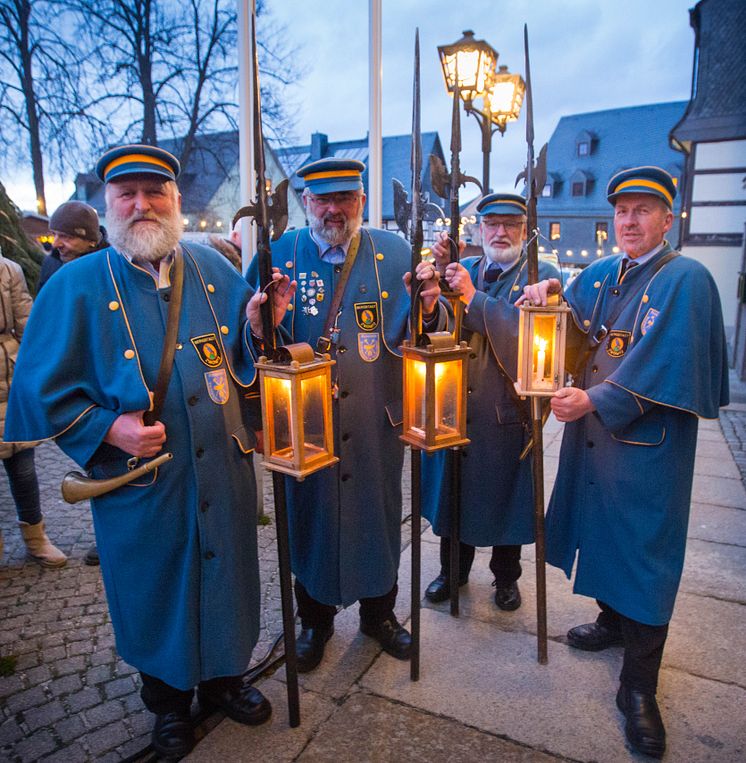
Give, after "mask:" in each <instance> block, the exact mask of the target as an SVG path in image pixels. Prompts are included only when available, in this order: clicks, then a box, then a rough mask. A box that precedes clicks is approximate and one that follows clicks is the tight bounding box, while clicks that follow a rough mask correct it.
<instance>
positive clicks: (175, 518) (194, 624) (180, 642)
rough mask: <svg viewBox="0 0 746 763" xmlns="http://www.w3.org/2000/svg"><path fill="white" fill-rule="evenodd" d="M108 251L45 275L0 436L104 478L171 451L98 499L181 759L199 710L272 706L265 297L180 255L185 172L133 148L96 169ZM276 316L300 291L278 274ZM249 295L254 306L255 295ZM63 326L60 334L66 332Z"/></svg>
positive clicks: (156, 697)
mask: <svg viewBox="0 0 746 763" xmlns="http://www.w3.org/2000/svg"><path fill="white" fill-rule="evenodd" d="M97 171H98V174H99V177H101V179H102V180H104V181H105V182H106V189H105V193H106V210H107V223H108V224H109V230H110V236H111V243H112V246H111V247H110V248H108V249H105V250H102V251H100V252H96V253H95V254H91V255H87V256H86V257H82V258H79V259H77V260H76V261H74V262H72V263H70V264H68V265H66V266H65V267H64V268H62V270H60V272H59V273H58V274H57V275H55V277H54V278H52V279H50V281H49V283H48V284H47V286H46V287H45V288H44V290H43V292H42V293H41V295H40V298H39V299H38V301H37V303H36V306H35V308H34V310H33V313H32V316H31V319H30V320H29V323H28V327H27V332H26V336H25V338H24V343H23V347H22V350H21V353H20V355H19V359H18V365H17V367H16V382H14V384H13V387H12V391H11V400H10V404H9V411H8V420H7V430H6V434H7V435H8V436H10V437H12V438H13V439H15V440H29V439H43V438H52V437H53V438H55V439H56V441H57V443H58V445H59V446H60V447H61V448H62V449H63V450H64V451H65V452H66V453H67V454H68V455H70V456H71V457H72V458H73V459H74V460H75V461H76V462H77V463H78V464H80V465H81V466H83V467H84V468H86V469H87V470H89V472H90V474H91V475H92V476H93V477H94V478H105V477H111V476H116V475H121V474H124V473H126V472H127V469H128V463H129V461H130V459H131V458H132V457H136V458H147V459H149V458H151V457H153V456H155V455H156V454H157V453H159V452H161V451H163V450H167V451H170V452H172V453H173V460H172V461H170V462H169V463H167V464H166V465H164V466H162V467H161V468H160V469H159V470H158V471H157V473H156V474H155V476H154V477H152V478H145V479H143V480H140V481H138V482H137V483H131V484H128V485H125V486H123V487H120V488H118V489H116V490H113V491H111V492H108V493H106V494H104V495H102V496H100V497H98V498H94V499H92V501H91V506H92V510H93V520H94V526H95V529H96V539H97V545H98V549H99V552H100V556H101V573H102V576H103V580H104V585H105V588H106V593H107V599H108V602H109V610H110V613H111V620H112V625H113V627H114V632H115V635H116V640H117V648H118V650H119V652H120V654H121V656H122V658H123V659H124V660H125V661H127V662H128V663H130V664H131V665H134V666H135V667H136V668H137V669H138V670H139V671H140V675H141V678H142V682H143V688H142V698H143V701H144V702H145V705H146V706H147V707H148V709H149V710H150V711H151V712H153V713H155V714H156V721H155V727H154V731H153V745H154V748H155V749H156V751H157V752H158V753H159V755H161V756H164V757H179V756H183V755H185V754H186V753H187V752H189V750H190V749H191V748H192V746H193V745H194V735H193V730H192V727H191V722H190V714H189V709H190V706H191V703H192V697H193V694H194V687H195V686H197V687H198V699H199V701H200V703H201V704H202V705H207V706H212V705H218V706H220V707H221V708H222V709H223V710H224V712H225V713H226V714H227V715H228V716H229V717H231V718H233V719H234V720H237V721H239V722H243V723H247V724H250V725H253V724H257V723H262V722H263V721H265V720H266V719H267V718H268V717H269V715H270V712H271V708H270V705H269V703H268V702H267V700H266V699H265V698H264V697H263V696H262V694H261V693H260V692H259V691H258V690H256V689H254V688H253V687H250V686H247V685H245V684H243V683H242V679H241V675H242V673H243V672H244V670H245V669H246V667H247V666H248V663H249V659H250V657H251V651H252V648H253V646H254V644H255V643H256V639H257V635H258V630H259V618H260V613H259V600H260V591H259V570H258V561H257V549H256V504H255V500H254V496H255V494H256V488H255V480H254V470H253V466H252V456H251V453H252V449H253V448H254V444H255V439H254V436H253V433H252V432H250V431H248V430H247V428H246V426H245V424H244V415H245V413H246V411H245V410H244V409H243V408H244V405H245V402H244V392H245V390H246V389H247V388H248V387H249V385H251V383H252V382H253V380H254V378H255V371H254V364H253V355H252V353H253V347H252V345H251V340H249V341H248V342H247V341H246V338H247V337H250V332H249V330H248V326H247V325H246V324H247V322H248V323H249V324H250V326H251V329H252V331H253V332H254V333H255V334H257V335H259V336H261V321H260V319H259V302H260V299H261V298H264V299H266V296H264V295H258V294H255V295H254V296H253V297H251V294H252V292H251V290H250V289H249V288H248V286H247V284H246V282H245V281H244V279H243V278H242V277H241V276H240V274H238V273H237V272H236V271H235V269H234V268H232V267H231V265H230V264H229V263H228V262H227V261H226V260H225V259H224V258H223V257H222V256H221V255H220V254H218V253H217V252H215V251H214V250H212V249H209V248H208V247H204V246H199V245H196V244H189V245H188V246H187V245H186V244H184V243H180V242H179V237H180V235H181V225H182V217H181V212H180V206H181V197H180V194H179V191H178V188H177V186H176V182H175V179H176V176H177V174H178V171H179V163H178V161H177V160H176V159H175V158H174V157H173V156H171V154H169V153H168V152H166V151H163V150H162V149H159V148H156V147H154V146H122V147H120V148H116V149H113V150H111V151H109V152H107V153H106V154H105V155H104V156H103V157H102V158H101V160H100V161H99V163H98V167H97ZM177 247H180V248H181V250H182V252H183V260H184V286H183V296H182V300H181V301H182V305H181V311H180V322H179V329H178V336H177V340H178V342H177V343H176V345H175V352H174V361H173V366H174V368H173V373H172V375H171V379H170V384H169V386H168V394H167V395H166V396H165V401H164V403H163V407H162V410H161V411H160V414H159V417H158V420H157V421H156V422H155V423H154V424H153V425H152V426H146V425H144V423H143V413H144V411H146V410H148V409H149V408H150V406H151V395H152V392H153V390H154V388H155V385H156V378H157V376H158V367H159V364H160V359H161V354H162V348H163V344H164V337H165V327H166V323H167V316H168V311H169V306H170V303H171V302H172V299H171V298H172V288H171V281H170V278H171V273H172V268H171V265H172V261H173V255H174V253H175V251H176V248H177ZM276 279H277V281H278V284H279V285H278V287H277V288H276V289H273V290H272V294H273V299H274V300H275V306H276V309H277V310H278V311H279V312H280V313H282V312H284V306H285V304H286V302H287V300H288V299H289V298H290V297H291V296H292V293H293V290H294V287H293V285H292V284H290V283H289V281H288V279H287V278H286V277H285V278H282V277H280V275H279V274H277V275H276ZM250 297H251V299H250ZM59 326H63V327H64V329H65V330H64V331H60V330H59Z"/></svg>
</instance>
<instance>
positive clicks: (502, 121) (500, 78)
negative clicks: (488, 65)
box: [484, 66, 526, 133]
mask: <svg viewBox="0 0 746 763" xmlns="http://www.w3.org/2000/svg"><path fill="white" fill-rule="evenodd" d="M525 92H526V83H525V82H524V81H523V78H522V77H521V75H520V74H511V73H510V72H509V71H508V67H507V66H501V67H500V70H499V71H498V72H497V73H493V74H492V77H491V79H490V85H489V88H488V90H487V94H486V95H485V97H484V103H485V109H486V110H487V111H488V112H489V115H490V119H491V120H492V122H493V123H494V124H495V125H497V129H498V130H500V132H501V133H504V132H505V128H506V126H507V124H508V122H515V121H516V120H517V119H518V117H519V116H520V114H521V106H522V105H523V96H524V94H525Z"/></svg>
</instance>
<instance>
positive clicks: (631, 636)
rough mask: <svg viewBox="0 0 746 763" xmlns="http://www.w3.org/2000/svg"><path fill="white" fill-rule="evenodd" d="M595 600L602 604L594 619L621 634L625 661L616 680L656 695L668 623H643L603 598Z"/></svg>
mask: <svg viewBox="0 0 746 763" xmlns="http://www.w3.org/2000/svg"><path fill="white" fill-rule="evenodd" d="M596 603H597V604H598V606H599V607H601V611H600V612H599V614H598V617H597V618H596V622H597V623H598V624H599V625H603V626H604V627H606V628H609V629H610V630H616V631H619V632H620V633H621V634H622V639H623V642H624V661H623V662H622V672H621V673H620V675H619V682H620V683H622V684H624V685H625V686H628V687H629V688H631V689H637V690H638V691H642V692H645V693H648V694H655V691H656V689H657V688H658V673H659V671H660V667H661V660H662V658H663V647H664V646H665V645H666V637H667V636H668V623H666V624H665V625H645V623H638V622H637V621H636V620H631V619H630V618H629V617H625V616H624V615H622V614H620V613H619V612H617V611H616V610H615V609H612V608H611V607H610V606H609V605H608V604H604V602H602V601H598V600H596Z"/></svg>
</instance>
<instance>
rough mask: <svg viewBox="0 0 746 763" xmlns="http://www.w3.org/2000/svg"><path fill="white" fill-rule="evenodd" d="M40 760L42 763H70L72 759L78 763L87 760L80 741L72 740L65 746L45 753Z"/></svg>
mask: <svg viewBox="0 0 746 763" xmlns="http://www.w3.org/2000/svg"><path fill="white" fill-rule="evenodd" d="M42 760H43V761H44V763H71V762H72V761H75V763H79V762H80V761H84V760H88V755H87V754H86V751H85V749H84V748H83V746H82V745H81V744H80V742H74V743H73V744H71V745H69V746H67V747H62V748H61V749H59V750H56V751H55V752H53V753H52V754H51V755H47V756H46V757H45V758H42Z"/></svg>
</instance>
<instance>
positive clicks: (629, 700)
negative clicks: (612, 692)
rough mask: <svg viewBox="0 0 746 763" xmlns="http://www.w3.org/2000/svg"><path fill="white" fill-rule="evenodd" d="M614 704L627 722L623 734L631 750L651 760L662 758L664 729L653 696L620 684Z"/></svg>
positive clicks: (664, 741)
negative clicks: (648, 756) (647, 756)
mask: <svg viewBox="0 0 746 763" xmlns="http://www.w3.org/2000/svg"><path fill="white" fill-rule="evenodd" d="M616 704H617V707H618V708H619V709H620V710H621V711H622V713H624V717H625V718H626V720H627V723H626V724H625V726H624V733H625V736H626V737H627V741H628V742H629V743H630V746H631V747H632V749H633V750H636V751H637V752H641V753H642V754H643V755H650V757H651V758H662V757H663V753H664V752H665V751H666V729H665V727H664V726H663V719H662V718H661V714H660V710H658V703H657V702H656V700H655V694H654V693H646V692H643V691H640V690H639V689H632V688H630V687H629V686H625V685H624V684H622V685H621V686H620V687H619V691H618V692H617V695H616Z"/></svg>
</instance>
